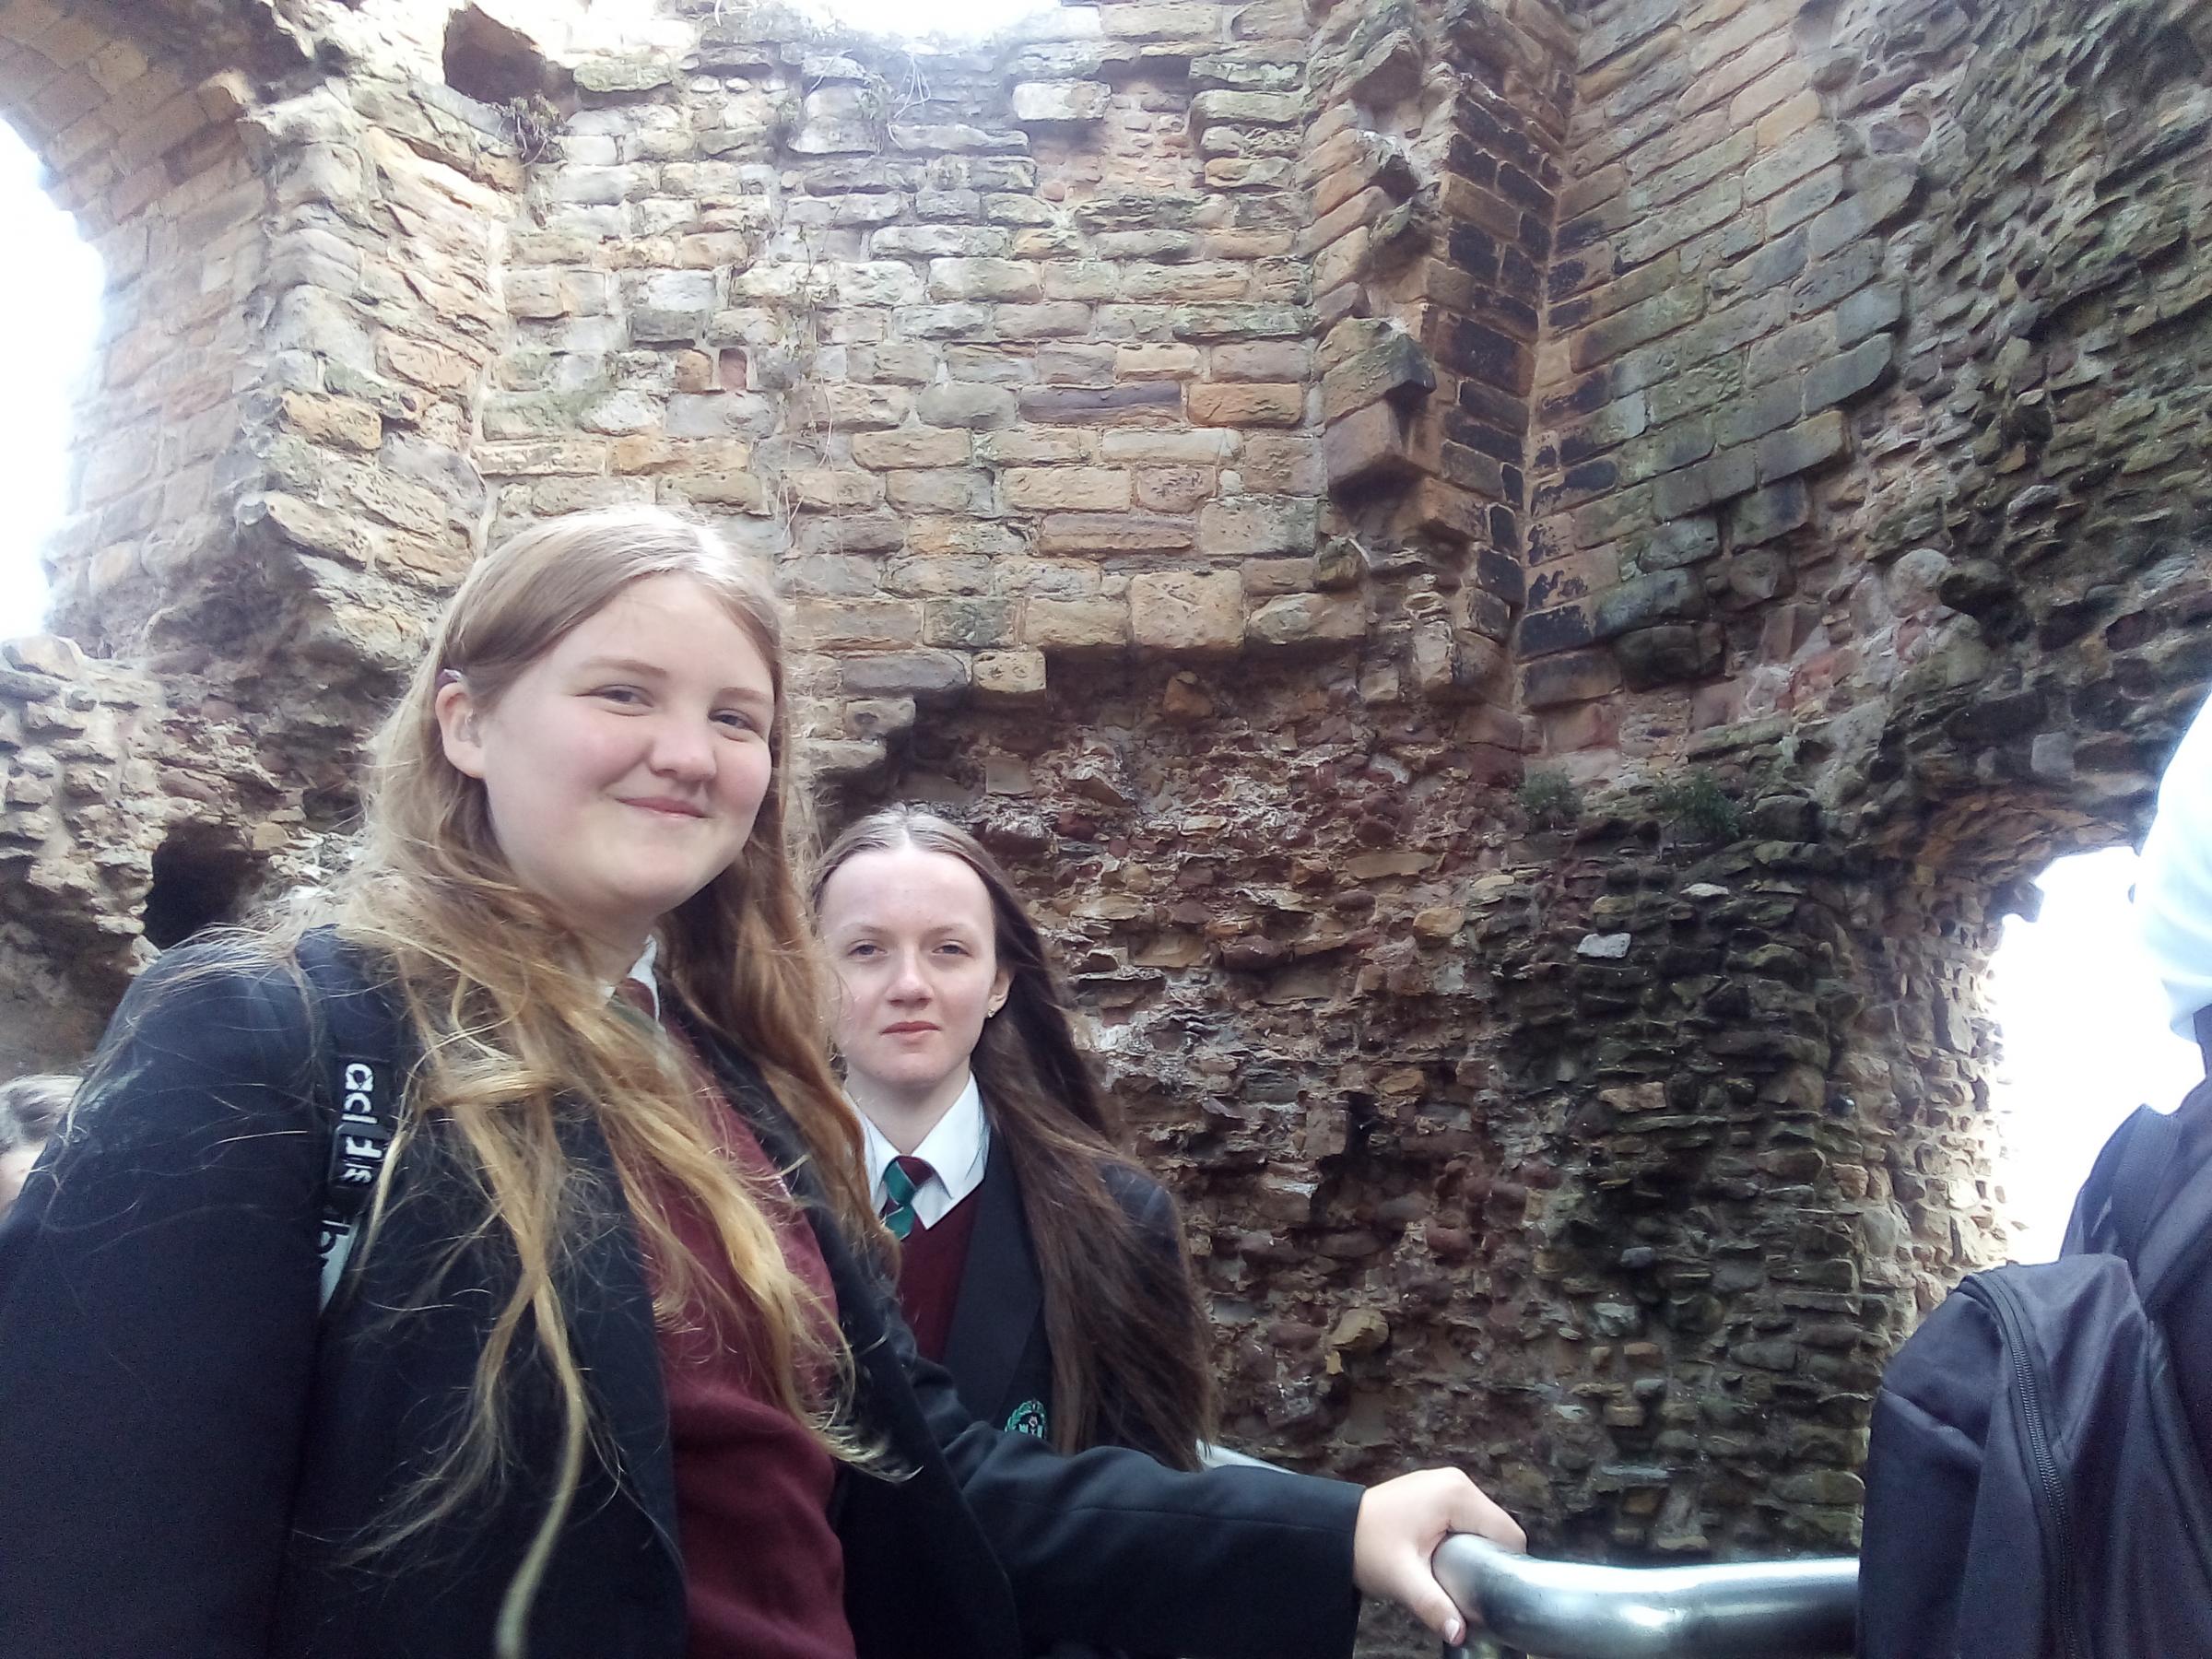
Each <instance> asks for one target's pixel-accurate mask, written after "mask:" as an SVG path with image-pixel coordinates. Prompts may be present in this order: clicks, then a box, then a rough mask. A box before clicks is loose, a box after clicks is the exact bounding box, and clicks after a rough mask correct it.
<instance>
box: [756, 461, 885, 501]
mask: <svg viewBox="0 0 2212 1659" xmlns="http://www.w3.org/2000/svg"><path fill="white" fill-rule="evenodd" d="M781 481H782V487H783V488H784V489H785V490H786V491H788V492H789V494H790V496H791V499H792V501H793V503H794V505H796V506H800V507H813V508H818V509H822V510H825V511H834V510H838V509H842V508H848V507H873V506H875V505H876V504H877V502H879V501H881V500H883V480H882V479H881V478H879V477H877V476H876V475H875V474H874V473H869V472H860V471H857V470H854V469H853V468H850V467H832V466H792V467H786V468H785V469H784V471H783V474H782V480H781Z"/></svg>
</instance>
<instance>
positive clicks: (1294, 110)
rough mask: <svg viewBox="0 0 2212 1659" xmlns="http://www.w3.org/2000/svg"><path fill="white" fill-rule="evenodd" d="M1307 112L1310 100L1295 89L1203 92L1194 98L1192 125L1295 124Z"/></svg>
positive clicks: (1195, 128) (1199, 127) (1200, 128)
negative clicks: (1291, 90) (1286, 90)
mask: <svg viewBox="0 0 2212 1659" xmlns="http://www.w3.org/2000/svg"><path fill="white" fill-rule="evenodd" d="M1305 112H1306V100H1304V99H1303V98H1302V97H1300V95H1299V94H1297V93H1295V92H1218V91H1215V92H1200V93H1198V94H1196V95H1195V96H1194V97H1193V98H1192V100H1191V128H1192V130H1193V131H1194V132H1200V131H1203V130H1205V129H1206V128H1207V127H1211V126H1291V125H1294V124H1296V123H1298V122H1299V121H1300V120H1302V119H1304V116H1305Z"/></svg>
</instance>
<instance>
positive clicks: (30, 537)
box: [0, 0, 2201, 1259]
mask: <svg viewBox="0 0 2212 1659" xmlns="http://www.w3.org/2000/svg"><path fill="white" fill-rule="evenodd" d="M985 6H988V7H990V8H991V13H990V15H991V16H992V18H993V20H994V22H995V21H999V20H1003V18H1012V17H1014V16H1018V15H1020V14H1022V13H1026V12H1030V11H1034V10H1036V9H1038V7H1037V6H1036V5H1035V3H1034V0H965V4H964V6H963V8H962V10H961V12H960V16H961V17H962V20H963V22H966V23H969V24H971V27H977V28H980V27H982V26H981V25H980V24H976V23H975V22H974V19H975V18H977V17H979V16H982V15H984V13H983V8H984V7H985ZM914 7H915V0H903V3H901V0H838V9H839V11H840V12H841V14H842V15H843V16H844V18H846V19H847V20H848V21H850V22H851V23H853V25H854V26H855V27H864V28H871V29H886V30H888V29H896V28H898V27H900V22H901V19H911V18H912V15H913V12H914ZM38 172H39V169H38V163H37V161H36V160H35V159H34V158H33V157H32V156H31V154H30V152H29V150H28V149H27V148H26V147H24V146H23V145H22V144H21V143H20V141H18V139H17V138H16V136H15V135H14V134H13V133H12V132H9V131H8V130H7V129H6V127H4V126H0V223H5V224H6V225H8V226H10V227H11V229H12V230H13V233H14V238H15V244H16V245H15V248H14V250H13V254H14V256H13V257H11V258H8V259H5V260H0V314H5V315H6V316H8V317H11V318H16V319H19V320H20V321H19V323H18V326H17V327H16V328H15V329H14V330H13V331H12V335H13V337H12V338H11V339H10V341H9V350H8V360H9V362H10V364H11V366H12V368H13V370H14V372H13V373H12V374H11V375H10V376H9V378H8V385H7V393H8V395H7V396H6V398H5V399H0V500H5V502H6V511H5V512H0V639H6V638H11V637H13V636H15V635H18V634H23V633H29V632H33V631H36V630H37V629H39V627H40V626H41V619H42V613H43V606H44V596H45V583H44V580H43V577H42V576H41V572H40V570H39V565H38V557H37V556H38V551H39V548H40V546H41V543H42V542H43V540H44V538H45V537H46V535H48V534H49V533H50V532H51V531H52V529H53V526H54V525H55V524H57V523H58V522H59V520H60V518H61V515H62V512H63V508H64V505H65V485H64V479H65V473H64V465H65V453H66V449H67V443H68V437H67V433H68V424H69V409H70V402H71V398H70V388H71V387H72V386H73V385H74V384H75V382H76V378H77V376H79V375H80V374H82V373H83V372H84V365H85V363H86V362H87V361H88V358H89V355H90V349H91V343H92V338H93V333H94V329H95V326H96V324H97V321H98V313H99V302H98V297H99V288H100V262H99V260H98V258H97V257H96V256H95V255H94V254H93V253H92V252H91V250H90V249H88V248H87V247H86V246H85V245H84V243H83V242H81V241H78V240H77V238H76V229H75V226H74V224H73V223H72V221H71V220H70V219H69V218H68V217H67V216H66V215H65V214H64V213H62V212H60V211H59V210H58V209H56V208H55V207H54V206H53V204H52V203H51V202H50V201H48V200H47V198H46V196H45V195H44V194H43V193H42V192H41V190H40V189H39V185H38ZM2134 867H2135V855H2134V853H2131V852H2128V851H2127V850H2125V849H2116V850H2113V851H2112V852H2109V853H2093V854H2090V855H2088V856H2087V857H2083V858H2077V859H2071V860H2067V861H2065V863H2063V864H2060V865H2054V866H2053V868H2052V870H2051V871H2050V872H2048V873H2047V874H2046V875H2045V876H2044V877H2043V878H2042V881H2041V886H2042V888H2043V890H2044V894H2045V898H2044V902H2043V910H2042V915H2041V920H2040V921H2039V922H2038V923H2036V924H2033V925H2030V924H2026V923H2022V922H2019V921H2018V920H2014V921H2011V922H2008V923H2007V924H2006V931H2005V943H2004V946H2003V947H2002V949H2001V950H2000V951H1999V953H1998V957H1997V962H1996V971H1995V980H1994V987H1993V988H1994V996H1995V1001H1996V1012H1997V1016H1998V1018H1999V1020H2000V1021H2001V1022H2002V1024H2003V1027H2004V1030H2005V1039H2006V1041H2005V1047H2006V1059H2005V1064H2004V1068H2003V1074H2002V1077H2001V1078H2000V1083H1999V1088H1998V1092H1997V1099H1998V1102H1999V1109H2000V1110H2001V1111H2003V1112H2006V1114H2007V1131H2008V1135H2009V1139H2010V1143H2011V1148H2012V1150H2011V1157H2010V1161H2009V1163H2008V1165H2007V1167H2006V1169H2005V1170H2004V1171H2002V1173H2001V1175H2000V1179H2001V1180H2002V1181H2003V1182H2004V1183H2005V1185H2006V1189H2007V1194H2008V1196H2009V1198H2010V1199H2011V1202H2012V1206H2013V1209H2014V1213H2015V1215H2016V1216H2017V1217H2018V1218H2019V1219H2020V1221H2021V1224H2022V1228H2023V1233H2022V1236H2021V1238H2020V1239H2019V1240H2018V1243H2017V1248H2016V1253H2018V1255H2020V1256H2021V1257H2022V1259H2032V1258H2035V1257H2039V1256H2044V1255H2049V1254H2051V1253H2053V1252H2055V1250H2056V1249H2057V1245H2058V1238H2059V1234H2060V1233H2061V1232H2062V1231H2063V1230H2064V1228H2065V1218H2066V1212H2067V1210H2068V1208H2069V1207H2070V1206H2071V1204H2072V1199H2073V1194H2074V1191H2075V1189H2076V1188H2077V1186H2078V1185H2079V1184H2080V1182H2081V1179H2082V1177H2083V1176H2084V1175H2085V1174H2087V1173H2088V1166H2089V1163H2090V1161H2091V1160H2092V1159H2094V1158H2095V1156H2096V1152H2097V1148H2098V1147H2099V1146H2100V1145H2101V1144H2102V1142H2103V1140H2104V1137H2105V1136H2106V1135H2108V1134H2110V1133H2111V1131H2112V1126H2113V1125H2114V1124H2117V1123H2118V1122H2119V1121H2120V1119H2121V1118H2123V1117H2124V1116H2125V1115H2126V1114H2127V1113H2128V1112H2130V1111H2132V1110H2134V1108H2135V1107H2136V1105H2137V1104H2138V1103H2139V1102H2143V1101H2149V1102H2151V1103H2153V1104H2156V1105H2159V1106H2160V1107H2163V1108H2170V1107H2171V1106H2172V1105H2174V1104H2175V1103H2177V1102H2178V1101H2179V1100H2180V1099H2181V1097H2182V1095H2183V1093H2184V1092H2186V1090H2187V1089H2188V1088H2189V1086H2190V1085H2191V1084H2192V1083H2194V1081H2195V1080H2196V1078H2197V1077H2198V1076H2199V1075H2201V1069H2200V1068H2199V1066H2198V1065H2197V1064H2196V1051H2195V1049H2194V1046H2193V1045H2191V1044H2188V1043H2185V1042H2183V1041H2181V1040H2180V1039H2179V1038H2176V1037H2174V1036H2173V1035H2171V1033H2170V1032H2169V1031H2167V1030H2166V1029H2165V1027H2164V1025H2163V1024H2162V1022H2161V1020H2160V1018H2159V1007H2160V1003H2159V996H2158V993H2157V988H2156V985H2155V984H2154V982H2152V980H2151V977H2150V970H2149V966H2148V964H2147V961H2146V960H2145V959H2144V958H2143V956H2142V952H2141V947H2139V946H2138V945H2137V944H2136V937H2135V931H2134V927H2133V925H2132V923H2131V920H2130V917H2129V914H2128V910H2127V894H2128V888H2129V885H2130V883H2131V882H2132V881H2133V879H2134Z"/></svg>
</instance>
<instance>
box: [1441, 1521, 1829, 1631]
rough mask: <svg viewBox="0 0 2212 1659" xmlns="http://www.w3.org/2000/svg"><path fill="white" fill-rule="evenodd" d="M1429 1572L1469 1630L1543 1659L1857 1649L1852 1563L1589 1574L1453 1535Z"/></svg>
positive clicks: (1584, 1568) (1576, 1565) (1590, 1569)
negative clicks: (1431, 1571) (1459, 1613)
mask: <svg viewBox="0 0 2212 1659" xmlns="http://www.w3.org/2000/svg"><path fill="white" fill-rule="evenodd" d="M1432 1564H1433V1566H1434V1568H1435V1571H1436V1576H1437V1581H1438V1582H1439V1583H1441V1584H1442V1585H1443V1587H1444V1588H1445V1589H1446V1590H1447V1591H1449V1592H1450V1593H1451V1595H1452V1599H1453V1601H1455V1602H1457V1603H1458V1604H1459V1606H1460V1610H1461V1611H1462V1612H1463V1613H1465V1615H1466V1617H1467V1621H1468V1624H1469V1625H1470V1627H1471V1628H1473V1629H1477V1630H1483V1631H1485V1632H1487V1633H1488V1634H1489V1635H1491V1636H1493V1637H1495V1638H1497V1639H1498V1640H1499V1641H1501V1642H1503V1643H1504V1644H1505V1645H1506V1646H1508V1647H1511V1648H1518V1649H1521V1650H1523V1651H1524V1652H1526V1653H1538V1654H1542V1655H1544V1656H1545V1659H1821V1656H1825V1655H1830V1654H1839V1653H1850V1652H1851V1651H1852V1647H1853V1641H1854V1640H1855V1627H1856V1623H1857V1618H1858V1606H1859V1563H1858V1561H1857V1560H1856V1559H1854V1558H1852V1557H1849V1556H1845V1557H1841V1558H1840V1559H1816V1560H1801V1561H1751V1562H1744V1563H1740V1564H1731V1565H1725V1566H1694V1567H1596V1566H1591V1565H1589V1564H1587V1563H1584V1562H1582V1561H1539V1560H1535V1559H1532V1558H1531V1557H1528V1556H1524V1555H1514V1554H1512V1552H1511V1551H1509V1550H1505V1549H1500V1547H1498V1546H1497V1545H1495V1544H1492V1543H1490V1542H1489V1541H1488V1539H1486V1538H1478V1537H1476V1536H1475V1535H1473V1534H1471V1533H1455V1534H1453V1535H1452V1536H1451V1537H1449V1538H1446V1539H1445V1540H1444V1541H1443V1543H1442V1544H1441V1546H1439V1547H1438V1548H1437V1552H1436V1555H1435V1558H1434V1560H1433V1563H1432ZM1444 1653H1445V1654H1446V1655H1447V1659H1465V1653H1466V1650H1465V1648H1452V1647H1447V1648H1445V1650H1444Z"/></svg>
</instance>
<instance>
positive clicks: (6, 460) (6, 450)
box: [0, 126, 101, 639]
mask: <svg viewBox="0 0 2212 1659" xmlns="http://www.w3.org/2000/svg"><path fill="white" fill-rule="evenodd" d="M39 171H40V163H39V159H38V157H36V156H35V155H33V154H32V153H31V151H30V148H29V146H27V145H26V144H24V142H23V141H22V140H21V139H20V138H18V137H17V136H16V135H15V133H14V132H13V131H12V130H11V129H10V128H8V127H6V126H0V224H5V225H6V227H7V228H8V237H9V241H10V244H11V245H10V247H9V250H8V257H7V258H6V259H4V260H0V313H4V314H6V316H9V317H12V318H15V319H16V320H17V322H16V326H15V327H14V328H13V329H12V330H11V331H10V334H11V337H10V338H9V340H8V353H7V363H8V369H9V375H8V396H7V398H6V401H4V402H0V501H5V502H6V510H5V511H4V512H0V639H14V638H16V637H17V636H18V635H20V634H27V633H36V632H38V631H39V629H40V628H41V626H42V625H43V618H44V616H45V610H46V577H45V573H44V572H43V571H41V569H40V566H39V554H40V551H41V549H42V548H43V547H44V546H45V543H46V538H47V537H48V536H49V535H52V534H53V531H54V529H55V528H56V527H57V526H58V525H59V524H61V521H62V513H63V510H64V509H65V506H66V505H67V502H68V484H67V479H68V471H67V466H68V456H69V447H70V446H69V410H70V406H71V404H72V403H73V402H74V401H75V395H76V386H77V382H78V381H79V379H80V378H81V377H82V376H83V374H84V373H85V372H86V371H87V369H88V365H89V363H90V361H91V356H92V340H93V336H94V335H95V334H96V333H97V332H98V330H99V327H100V284H101V278H100V255H98V254H97V253H93V252H92V250H91V249H90V248H88V247H87V246H86V245H85V244H84V243H83V242H82V241H79V240H78V239H77V234H76V220H74V219H72V218H70V217H69V216H68V215H67V214H66V213H64V212H63V211H62V210H61V209H60V208H59V207H56V206H54V205H53V201H52V200H51V199H49V198H48V196H47V194H46V193H45V192H44V191H43V190H41V189H40V188H39Z"/></svg>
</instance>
